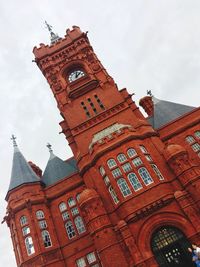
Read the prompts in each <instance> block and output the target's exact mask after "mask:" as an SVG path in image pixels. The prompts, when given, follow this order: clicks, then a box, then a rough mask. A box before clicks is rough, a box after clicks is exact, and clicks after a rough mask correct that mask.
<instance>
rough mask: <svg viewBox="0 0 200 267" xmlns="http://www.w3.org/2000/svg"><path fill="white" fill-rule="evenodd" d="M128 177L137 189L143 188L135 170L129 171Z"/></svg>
mask: <svg viewBox="0 0 200 267" xmlns="http://www.w3.org/2000/svg"><path fill="white" fill-rule="evenodd" d="M128 179H129V182H130V184H131V185H132V187H133V189H134V190H135V191H138V190H140V189H141V188H142V185H141V183H140V181H139V180H138V178H137V176H136V174H135V173H133V172H131V173H129V175H128Z"/></svg>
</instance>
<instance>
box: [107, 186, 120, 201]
mask: <svg viewBox="0 0 200 267" xmlns="http://www.w3.org/2000/svg"><path fill="white" fill-rule="evenodd" d="M108 190H109V192H110V194H111V197H112V199H113V201H114V202H115V204H117V203H118V202H119V199H118V197H117V194H116V192H115V190H114V189H113V187H112V186H111V185H110V186H109V189H108Z"/></svg>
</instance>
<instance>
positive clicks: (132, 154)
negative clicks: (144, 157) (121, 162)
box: [127, 148, 137, 158]
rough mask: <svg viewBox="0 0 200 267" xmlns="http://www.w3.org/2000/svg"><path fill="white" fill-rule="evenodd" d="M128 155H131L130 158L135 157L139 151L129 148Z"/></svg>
mask: <svg viewBox="0 0 200 267" xmlns="http://www.w3.org/2000/svg"><path fill="white" fill-rule="evenodd" d="M127 155H128V156H129V158H133V157H135V156H136V155H137V152H136V151H135V149H133V148H129V149H128V150H127Z"/></svg>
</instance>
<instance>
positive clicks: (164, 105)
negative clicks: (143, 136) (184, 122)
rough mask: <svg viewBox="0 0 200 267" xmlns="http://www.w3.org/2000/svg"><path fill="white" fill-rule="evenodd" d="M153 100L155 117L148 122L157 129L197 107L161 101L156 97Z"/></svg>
mask: <svg viewBox="0 0 200 267" xmlns="http://www.w3.org/2000/svg"><path fill="white" fill-rule="evenodd" d="M152 100H153V102H154V115H153V116H151V117H149V118H148V121H149V123H150V124H151V125H152V127H153V128H155V129H158V128H160V127H162V126H164V125H165V124H167V123H169V122H171V121H173V120H175V119H178V118H179V117H181V116H183V115H185V114H186V113H189V112H190V111H192V110H193V109H195V107H191V106H186V105H182V104H177V103H174V102H169V101H164V100H160V99H157V98H155V97H152Z"/></svg>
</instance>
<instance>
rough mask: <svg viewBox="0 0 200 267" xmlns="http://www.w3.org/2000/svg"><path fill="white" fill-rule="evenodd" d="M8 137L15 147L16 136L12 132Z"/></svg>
mask: <svg viewBox="0 0 200 267" xmlns="http://www.w3.org/2000/svg"><path fill="white" fill-rule="evenodd" d="M10 139H11V140H12V141H13V146H14V147H16V146H17V142H16V139H17V137H16V136H14V134H12V137H11V138H10Z"/></svg>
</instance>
